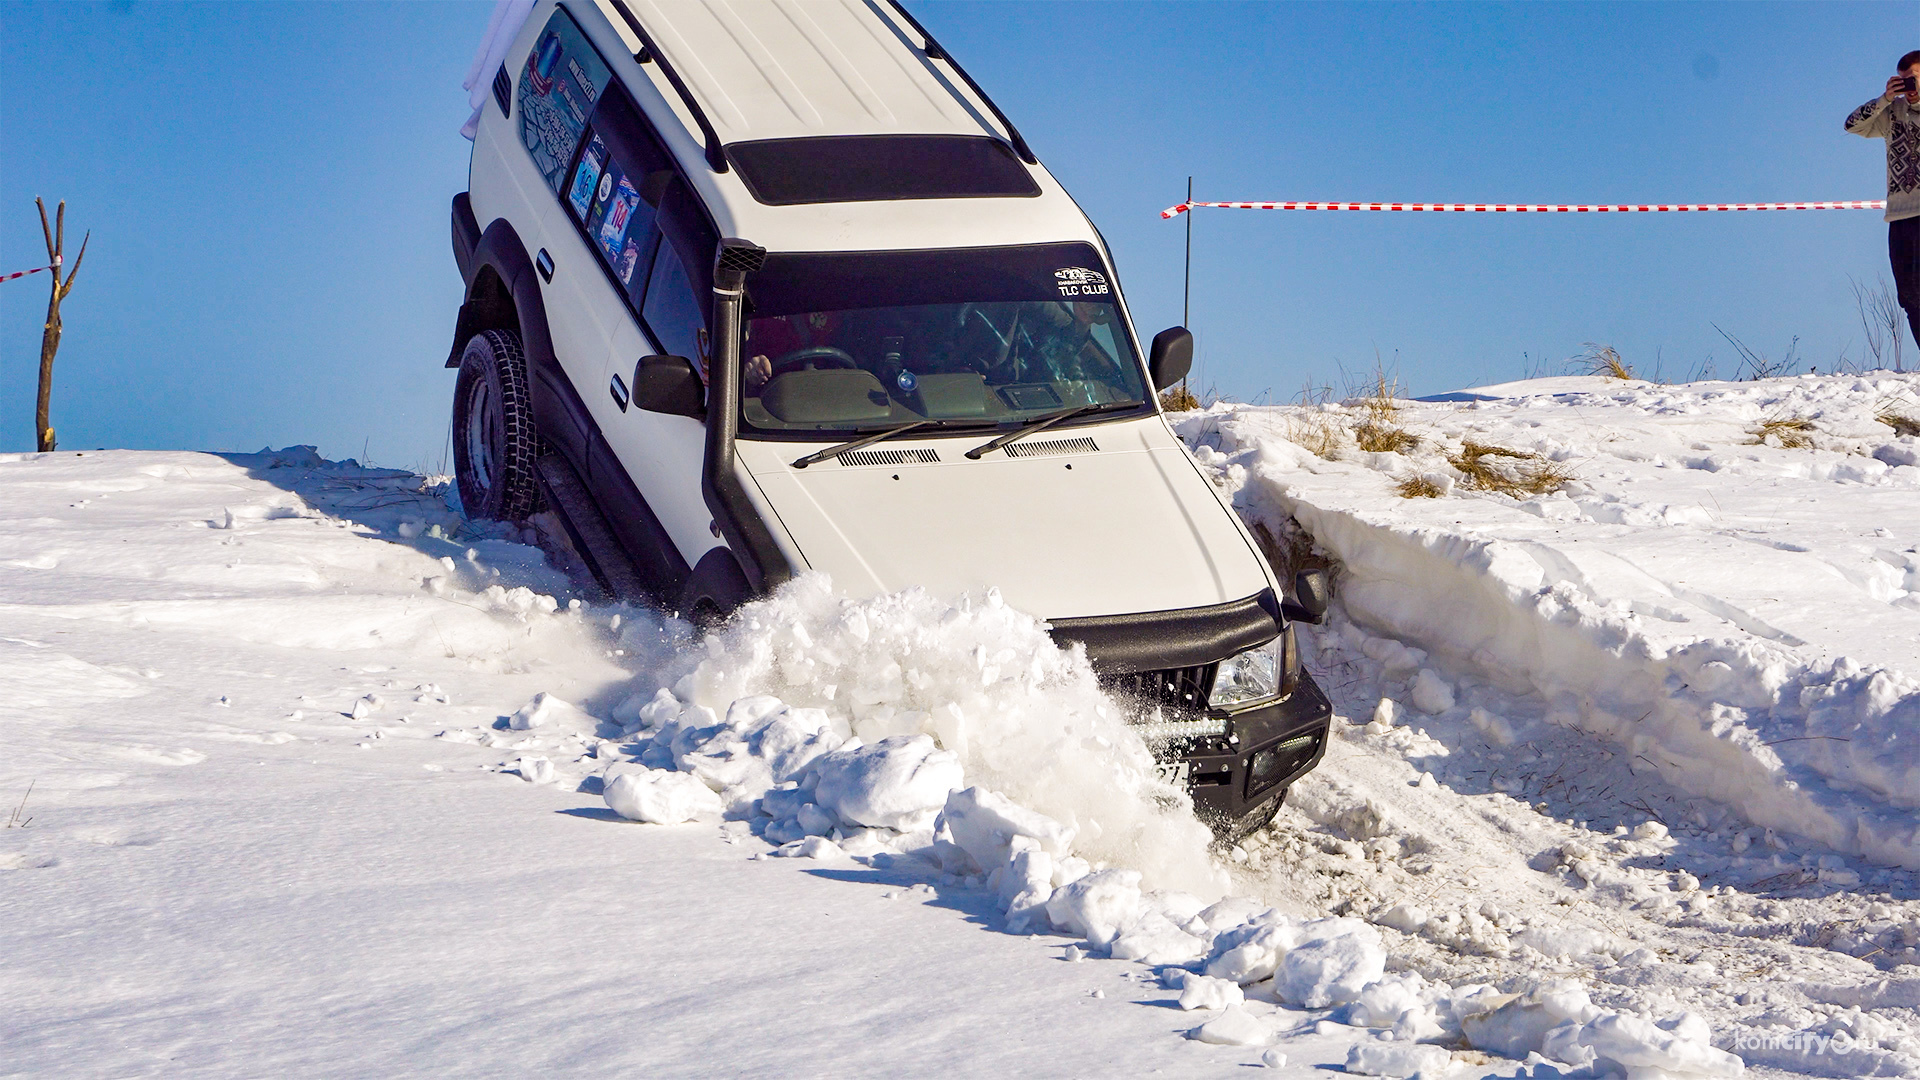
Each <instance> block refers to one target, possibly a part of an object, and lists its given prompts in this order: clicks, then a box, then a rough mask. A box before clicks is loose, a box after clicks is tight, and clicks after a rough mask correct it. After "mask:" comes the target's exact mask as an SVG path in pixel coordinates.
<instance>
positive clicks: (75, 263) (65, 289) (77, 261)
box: [60, 229, 93, 300]
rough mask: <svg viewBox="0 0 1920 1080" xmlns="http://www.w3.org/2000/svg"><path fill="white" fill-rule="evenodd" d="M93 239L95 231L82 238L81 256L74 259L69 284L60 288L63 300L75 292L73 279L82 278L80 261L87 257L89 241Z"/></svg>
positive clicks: (68, 276)
mask: <svg viewBox="0 0 1920 1080" xmlns="http://www.w3.org/2000/svg"><path fill="white" fill-rule="evenodd" d="M91 239H93V230H92V229H88V230H87V235H85V236H83V237H81V238H80V254H78V255H75V256H74V257H73V269H71V270H69V271H67V283H66V284H65V285H62V286H60V299H62V300H65V299H66V298H67V294H68V293H70V292H72V291H73V279H74V278H76V277H78V276H80V261H81V260H82V259H85V258H86V257H87V241H89V240H91Z"/></svg>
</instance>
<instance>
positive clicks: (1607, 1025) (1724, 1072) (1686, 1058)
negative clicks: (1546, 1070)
mask: <svg viewBox="0 0 1920 1080" xmlns="http://www.w3.org/2000/svg"><path fill="white" fill-rule="evenodd" d="M1687 1019H1688V1018H1687V1017H1686V1016H1684V1015H1683V1016H1682V1017H1680V1018H1677V1019H1676V1020H1675V1021H1673V1022H1672V1023H1673V1025H1674V1027H1675V1029H1676V1030H1667V1029H1666V1028H1665V1027H1663V1026H1662V1025H1660V1024H1656V1023H1654V1022H1653V1021H1651V1020H1646V1019H1642V1018H1641V1017H1638V1016H1627V1015H1625V1014H1622V1013H1608V1014H1607V1015H1605V1016H1601V1017H1598V1018H1596V1019H1594V1020H1590V1021H1588V1022H1587V1023H1585V1024H1579V1025H1575V1024H1571V1023H1569V1024H1564V1025H1562V1026H1560V1027H1557V1028H1554V1029H1553V1030H1552V1031H1550V1032H1548V1033H1547V1036H1546V1038H1545V1039H1544V1040H1543V1042H1542V1045H1541V1047H1540V1052H1541V1053H1542V1054H1544V1055H1545V1056H1547V1057H1549V1058H1552V1059H1554V1060H1555V1061H1564V1062H1566V1063H1568V1064H1569V1065H1574V1066H1576V1067H1591V1068H1592V1069H1593V1070H1594V1071H1595V1072H1598V1073H1626V1074H1627V1075H1629V1076H1648V1075H1662V1074H1663V1075H1667V1076H1674V1077H1695V1076H1698V1077H1733V1076H1741V1075H1743V1074H1744V1073H1745V1072H1746V1064H1745V1063H1744V1062H1742V1061H1741V1060H1740V1059H1739V1058H1738V1057H1735V1056H1734V1055H1732V1054H1729V1053H1727V1052H1726V1051H1725V1050H1719V1049H1715V1048H1714V1047H1713V1045H1712V1044H1710V1043H1709V1042H1708V1041H1707V1039H1706V1033H1705V1032H1703V1031H1702V1030H1700V1029H1702V1028H1705V1027H1706V1025H1705V1024H1704V1023H1698V1024H1687V1023H1686V1020H1687ZM1695 1019H1697V1018H1695Z"/></svg>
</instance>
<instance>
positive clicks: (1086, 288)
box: [1053, 266, 1110, 296]
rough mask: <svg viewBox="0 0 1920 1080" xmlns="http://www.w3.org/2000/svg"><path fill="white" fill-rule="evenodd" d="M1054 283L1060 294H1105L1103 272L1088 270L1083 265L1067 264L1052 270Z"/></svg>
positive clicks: (1107, 290)
mask: <svg viewBox="0 0 1920 1080" xmlns="http://www.w3.org/2000/svg"><path fill="white" fill-rule="evenodd" d="M1053 279H1054V284H1056V285H1058V286H1059V287H1060V295H1061V296H1106V295H1108V294H1109V292H1110V290H1109V289H1108V288H1107V278H1106V275H1105V274H1102V273H1100V272H1099V271H1097V270H1089V269H1087V268H1086V267H1084V266H1068V267H1063V268H1061V269H1059V270H1055V271H1054V272H1053Z"/></svg>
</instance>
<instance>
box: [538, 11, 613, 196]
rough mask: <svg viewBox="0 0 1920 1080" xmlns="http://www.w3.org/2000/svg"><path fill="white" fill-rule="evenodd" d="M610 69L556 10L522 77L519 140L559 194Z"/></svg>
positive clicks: (569, 22)
mask: <svg viewBox="0 0 1920 1080" xmlns="http://www.w3.org/2000/svg"><path fill="white" fill-rule="evenodd" d="M607 80H608V71H607V65H606V64H604V63H602V62H601V61H600V54H599V53H597V52H595V51H594V49H593V46H592V45H589V44H588V43H587V39H586V37H585V35H583V34H581V33H580V27H579V26H578V25H576V24H575V23H574V21H573V18H572V16H569V15H568V14H567V13H566V12H565V11H562V10H557V9H556V10H555V11H554V13H553V18H551V19H548V20H547V26H546V29H544V30H542V31H541V33H540V39H539V41H538V42H537V43H535V45H534V47H533V52H531V53H529V54H527V66H526V68H525V69H524V70H523V71H522V72H521V73H520V87H519V112H520V139H521V141H522V142H523V143H525V144H526V147H527V153H529V154H531V155H533V163H534V165H535V166H536V167H537V168H539V170H540V173H541V175H543V176H545V177H546V178H547V186H548V187H550V188H552V189H553V191H554V192H555V194H558V193H559V192H560V190H561V185H562V184H563V183H564V182H565V181H566V178H567V167H568V166H570V165H572V164H573V154H574V151H575V150H577V149H579V147H580V136H581V134H582V133H584V132H585V131H586V130H587V117H588V116H590V115H591V114H592V113H593V105H594V102H596V101H598V100H600V94H601V92H602V91H604V90H605V89H606V87H607Z"/></svg>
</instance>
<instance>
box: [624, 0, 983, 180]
mask: <svg viewBox="0 0 1920 1080" xmlns="http://www.w3.org/2000/svg"><path fill="white" fill-rule="evenodd" d="M612 6H613V8H614V10H616V11H618V12H619V13H620V17H621V18H622V19H625V20H626V21H627V29H629V30H632V31H633V36H634V37H637V38H639V39H640V51H639V52H637V53H634V54H633V59H634V62H635V63H638V64H650V63H657V64H659V65H660V74H662V75H665V76H666V77H667V81H668V82H669V83H672V84H673V88H674V90H676V91H678V92H679V94H680V100H681V101H683V102H685V103H686V106H687V111H688V112H691V113H692V114H693V122H694V123H696V124H699V125H700V135H701V138H702V139H703V140H705V142H706V146H705V150H706V156H707V164H708V165H709V166H711V167H712V169H713V171H714V172H717V173H723V172H726V171H727V155H726V151H725V150H723V149H722V148H721V146H720V133H719V132H717V131H715V130H713V121H711V120H708V119H707V114H706V111H705V110H703V109H702V108H700V102H699V100H698V99H696V98H695V97H694V96H693V91H691V90H688V89H687V84H686V83H684V82H681V81H680V73H679V72H677V71H675V70H673V65H672V64H670V63H668V62H667V57H666V54H665V53H663V52H661V51H660V46H658V45H655V44H654V43H653V38H652V36H651V35H649V34H648V33H647V28H646V27H644V26H641V25H640V20H639V19H638V18H636V17H635V16H634V14H633V11H632V9H630V8H629V7H628V6H627V4H626V0H618V2H617V3H615V4H613V5H612ZM956 70H957V69H956ZM961 77H962V78H965V76H964V75H963V76H961ZM968 82H969V83H971V82H972V80H970V79H969V80H968ZM989 107H991V106H989ZM994 112H995V114H996V115H997V114H998V113H999V110H998V109H995V110H994Z"/></svg>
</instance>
